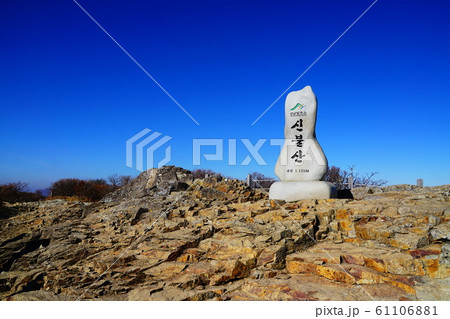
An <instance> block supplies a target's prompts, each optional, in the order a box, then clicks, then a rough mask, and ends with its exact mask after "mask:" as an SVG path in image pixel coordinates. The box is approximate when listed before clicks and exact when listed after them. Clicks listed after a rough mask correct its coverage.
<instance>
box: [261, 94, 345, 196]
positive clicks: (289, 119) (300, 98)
mask: <svg viewBox="0 0 450 319" xmlns="http://www.w3.org/2000/svg"><path fill="white" fill-rule="evenodd" d="M316 117H317V99H316V95H315V94H314V92H313V91H312V89H311V87H310V86H306V87H304V88H303V89H302V90H300V91H294V92H291V93H289V94H288V96H287V97H286V103H285V121H286V122H285V123H286V124H285V127H284V138H285V142H284V145H283V148H282V149H281V153H280V156H279V157H278V161H277V164H276V165H275V174H276V175H277V176H278V178H279V179H280V182H276V183H274V184H272V186H271V187H270V192H269V197H270V198H271V199H281V200H285V201H290V202H291V201H297V200H302V199H325V198H333V197H336V188H335V187H334V185H333V184H331V183H328V182H324V181H321V180H322V179H323V177H324V176H325V174H326V172H327V170H328V162H327V158H326V157H325V154H324V153H323V150H322V148H321V147H320V145H319V142H318V141H317V139H316V132H315V130H316Z"/></svg>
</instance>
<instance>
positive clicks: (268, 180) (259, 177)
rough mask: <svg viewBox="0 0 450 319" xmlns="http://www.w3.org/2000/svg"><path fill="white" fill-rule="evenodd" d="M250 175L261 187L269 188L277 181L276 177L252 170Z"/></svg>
mask: <svg viewBox="0 0 450 319" xmlns="http://www.w3.org/2000/svg"><path fill="white" fill-rule="evenodd" d="M250 176H251V177H252V178H253V180H254V181H256V186H258V187H261V188H269V187H270V185H272V184H273V183H274V182H275V178H273V177H268V176H266V175H264V174H262V173H260V172H251V173H250Z"/></svg>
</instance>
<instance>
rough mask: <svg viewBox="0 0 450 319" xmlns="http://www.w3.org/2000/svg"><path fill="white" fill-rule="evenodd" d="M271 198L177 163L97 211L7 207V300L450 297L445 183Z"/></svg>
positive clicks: (48, 204) (3, 253) (3, 246)
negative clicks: (346, 195)
mask: <svg viewBox="0 0 450 319" xmlns="http://www.w3.org/2000/svg"><path fill="white" fill-rule="evenodd" d="M352 193H353V197H354V199H329V200H303V201H298V202H293V203H283V202H274V201H270V200H268V198H267V196H266V194H265V192H263V191H261V190H255V189H250V188H248V187H247V186H246V185H245V184H244V183H243V182H241V181H237V180H225V179H222V178H220V177H214V176H213V177H209V178H206V179H202V180H194V179H193V178H192V174H191V173H190V172H189V171H187V170H184V169H181V168H177V167H173V166H168V167H163V168H161V169H152V170H149V171H146V172H144V173H142V174H141V175H140V176H138V177H137V178H136V179H135V180H133V181H132V182H131V183H130V184H128V185H126V186H124V187H122V188H121V189H119V190H118V191H116V192H114V193H111V194H109V195H107V196H106V197H105V198H104V199H103V201H102V202H100V203H85V202H75V201H65V200H46V201H41V202H33V203H17V204H8V203H4V205H3V206H2V207H1V212H0V298H1V299H2V300H76V299H82V300H95V299H97V300H372V298H373V299H375V300H449V299H450V295H449V291H450V280H449V278H450V239H449V238H450V229H449V228H450V225H449V220H450V205H449V193H450V185H444V186H438V187H416V186H411V185H397V186H389V187H383V188H356V189H354V190H352Z"/></svg>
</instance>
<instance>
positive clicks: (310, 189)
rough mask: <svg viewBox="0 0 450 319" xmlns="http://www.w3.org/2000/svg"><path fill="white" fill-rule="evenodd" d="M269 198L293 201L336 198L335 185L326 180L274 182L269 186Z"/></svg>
mask: <svg viewBox="0 0 450 319" xmlns="http://www.w3.org/2000/svg"><path fill="white" fill-rule="evenodd" d="M269 198H270V199H278V200H284V201H286V202H295V201H298V200H304V199H328V198H336V187H334V185H333V184H331V183H328V182H321V181H311V182H276V183H273V184H272V186H270V191H269Z"/></svg>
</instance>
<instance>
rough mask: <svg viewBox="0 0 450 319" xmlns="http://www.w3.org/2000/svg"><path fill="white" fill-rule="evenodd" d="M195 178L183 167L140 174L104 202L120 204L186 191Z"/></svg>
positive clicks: (171, 167)
mask: <svg viewBox="0 0 450 319" xmlns="http://www.w3.org/2000/svg"><path fill="white" fill-rule="evenodd" d="M193 179H194V176H193V174H192V172H191V171H188V170H186V169H184V168H181V167H175V166H163V167H161V168H152V169H149V170H147V171H145V172H142V173H141V174H139V176H138V177H136V178H135V179H133V180H132V181H131V182H130V183H128V184H127V185H125V186H122V187H121V188H119V189H118V190H116V191H114V192H112V193H110V194H108V195H106V196H105V197H104V198H103V199H102V202H105V203H106V202H119V201H123V200H130V199H135V198H141V197H145V196H165V195H169V194H170V193H171V192H174V191H182V190H186V189H187V188H188V187H189V185H190V184H191V183H192V181H193Z"/></svg>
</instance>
